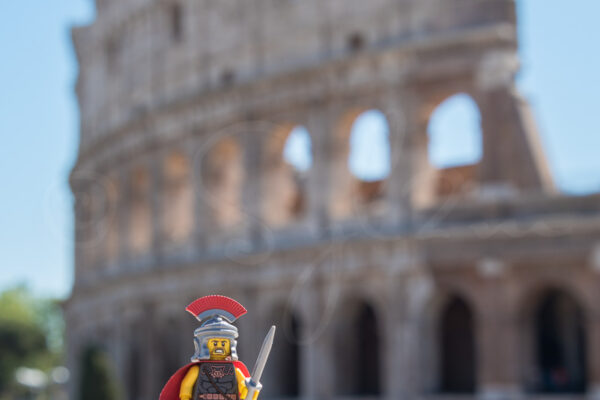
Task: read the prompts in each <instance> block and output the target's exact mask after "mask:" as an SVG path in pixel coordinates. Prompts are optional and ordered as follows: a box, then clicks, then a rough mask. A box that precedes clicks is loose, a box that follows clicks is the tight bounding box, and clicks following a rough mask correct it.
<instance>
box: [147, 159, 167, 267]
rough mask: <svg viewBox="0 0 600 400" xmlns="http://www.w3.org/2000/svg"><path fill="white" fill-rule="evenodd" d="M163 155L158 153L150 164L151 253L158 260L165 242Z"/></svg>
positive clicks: (160, 257) (159, 260) (160, 258)
mask: <svg viewBox="0 0 600 400" xmlns="http://www.w3.org/2000/svg"><path fill="white" fill-rule="evenodd" d="M163 161H164V160H163V155H162V154H161V153H159V154H156V155H155V156H154V157H153V158H152V160H151V162H150V165H149V167H150V168H149V169H150V188H149V190H148V193H149V195H150V208H151V210H152V211H151V218H152V249H151V253H152V255H153V256H154V258H155V260H156V261H157V262H159V263H160V262H161V260H162V243H163V232H164V227H163V218H162V207H163V195H164V193H163V191H164V173H163Z"/></svg>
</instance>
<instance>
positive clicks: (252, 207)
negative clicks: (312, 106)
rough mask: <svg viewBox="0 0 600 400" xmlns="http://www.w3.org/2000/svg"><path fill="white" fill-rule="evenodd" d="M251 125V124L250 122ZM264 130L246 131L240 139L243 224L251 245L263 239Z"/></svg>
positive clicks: (245, 234)
mask: <svg viewBox="0 0 600 400" xmlns="http://www.w3.org/2000/svg"><path fill="white" fill-rule="evenodd" d="M248 126H249V127H250V126H251V124H250V123H248ZM263 137H264V132H254V131H250V132H245V133H244V135H243V136H242V137H241V139H240V142H241V143H240V144H241V146H242V149H243V166H244V170H245V177H244V181H243V183H242V184H243V187H242V204H241V208H242V210H241V211H242V218H243V221H242V224H244V227H245V229H244V233H243V234H244V236H245V238H246V240H247V241H248V245H249V246H252V247H253V246H256V245H258V244H259V243H260V242H261V240H262V239H263V235H264V232H263V228H264V226H263V224H262V217H261V205H260V202H261V198H262V197H261V195H260V194H261V190H262V188H261V185H260V184H259V182H261V177H260V175H261V154H262V148H263V140H262V139H263Z"/></svg>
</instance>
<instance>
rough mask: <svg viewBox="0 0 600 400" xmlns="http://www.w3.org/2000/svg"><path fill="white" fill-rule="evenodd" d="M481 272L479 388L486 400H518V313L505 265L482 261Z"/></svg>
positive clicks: (478, 357) (480, 395) (478, 342)
mask: <svg viewBox="0 0 600 400" xmlns="http://www.w3.org/2000/svg"><path fill="white" fill-rule="evenodd" d="M478 269H479V272H480V274H481V275H482V278H483V279H484V281H483V282H481V283H480V284H478V287H479V290H480V291H479V292H478V294H479V296H478V299H479V301H480V304H478V307H477V311H478V313H477V318H476V324H477V325H476V332H475V333H476V340H477V342H476V346H477V348H476V349H477V352H476V354H477V364H476V365H477V373H478V376H477V379H478V382H477V387H478V392H479V397H480V398H481V399H484V400H497V399H498V400H500V399H502V400H504V399H511V398H516V397H518V396H519V395H520V393H521V386H522V385H521V382H520V368H519V354H518V352H519V340H518V339H519V323H518V321H519V318H518V315H517V312H518V310H516V309H514V308H515V307H511V305H510V304H509V302H508V298H509V294H508V293H506V291H507V287H506V282H505V279H506V278H505V276H504V275H505V270H506V265H505V264H504V263H503V262H502V261H499V260H491V259H490V260H482V261H480V262H479V264H478Z"/></svg>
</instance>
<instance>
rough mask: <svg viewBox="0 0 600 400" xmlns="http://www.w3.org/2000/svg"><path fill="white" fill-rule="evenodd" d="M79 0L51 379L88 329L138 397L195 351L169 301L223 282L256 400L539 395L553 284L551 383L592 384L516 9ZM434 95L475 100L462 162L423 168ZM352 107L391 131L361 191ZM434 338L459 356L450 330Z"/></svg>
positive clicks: (597, 324) (594, 282)
mask: <svg viewBox="0 0 600 400" xmlns="http://www.w3.org/2000/svg"><path fill="white" fill-rule="evenodd" d="M97 9H98V17H97V19H96V21H95V22H94V23H93V24H91V25H90V26H86V27H80V28H76V29H75V30H74V32H73V39H74V42H75V47H76V50H77V54H78V57H79V62H80V67H81V70H80V77H79V80H78V84H77V93H78V98H79V103H80V109H81V121H82V122H81V146H80V151H79V156H78V159H77V163H76V165H75V167H74V168H73V171H72V174H71V177H70V183H71V187H72V190H73V193H74V197H75V202H76V204H75V217H76V218H75V284H74V287H73V293H72V295H71V298H70V299H69V300H68V301H67V302H66V304H65V312H66V318H67V331H68V363H69V366H70V368H71V371H72V372H73V380H72V393H73V394H74V393H75V390H76V385H77V378H78V363H79V361H78V357H79V354H80V352H81V351H82V349H84V348H85V347H86V346H87V345H90V344H99V345H101V346H103V347H104V348H105V349H106V351H108V352H109V354H110V355H111V356H112V359H113V360H114V363H115V365H116V368H117V372H118V376H119V377H120V378H121V380H122V382H123V386H124V388H125V391H126V394H127V398H128V399H130V400H139V399H154V398H156V397H157V394H158V391H159V390H160V388H161V386H162V385H163V384H164V382H165V380H166V378H167V377H168V374H169V373H170V372H172V371H174V370H175V369H176V368H177V366H178V365H180V364H181V363H184V362H185V361H186V359H187V358H188V357H189V356H190V355H191V352H192V345H191V336H192V332H193V328H194V322H193V319H192V318H191V317H190V316H188V315H185V314H184V312H183V308H184V307H185V305H187V304H188V302H190V301H192V300H194V299H195V298H197V297H199V296H202V295H206V294H210V293H222V294H225V295H229V296H231V297H234V298H236V299H237V300H239V301H240V302H241V303H242V304H244V305H245V306H246V307H247V308H248V309H249V311H250V313H249V315H248V316H245V317H244V318H242V319H241V320H240V321H239V327H240V332H241V338H240V343H239V347H240V355H241V357H242V358H243V359H244V360H246V362H247V363H248V364H249V365H252V361H253V359H254V357H255V356H256V352H257V350H258V346H259V343H260V342H261V340H262V335H263V334H264V332H266V328H267V327H268V325H269V324H271V323H277V324H278V325H279V326H280V330H279V335H278V340H279V342H278V344H277V347H276V349H278V350H277V351H278V356H276V357H274V358H273V361H272V364H271V365H270V366H269V368H268V369H267V371H266V372H265V374H266V375H265V377H264V382H265V392H264V397H270V398H289V397H303V398H306V399H324V398H340V399H341V398H345V397H347V396H355V397H356V396H360V397H363V398H372V397H380V398H389V399H392V398H398V397H403V398H433V397H436V396H440V395H445V396H447V395H450V394H452V395H455V396H459V397H462V396H464V397H465V398H473V397H474V396H481V397H484V398H486V399H488V398H489V399H500V398H502V399H504V398H515V399H516V398H520V397H522V396H529V395H531V396H532V397H535V396H538V395H539V396H543V395H544V394H545V393H547V392H549V391H550V392H552V390H549V389H548V387H547V386H543V385H544V383H543V382H541V380H542V378H540V376H541V375H544V374H545V373H546V372H547V371H546V369H547V368H546V367H544V365H545V364H543V363H542V364H543V365H542V364H540V363H541V362H540V361H539V354H538V348H539V346H541V345H540V343H541V342H542V341H543V338H544V336H543V335H542V334H540V333H539V332H538V333H536V332H537V331H536V329H538V328H539V326H542V325H543V323H549V322H548V321H549V320H548V319H544V318H542V317H540V315H542V314H543V312H542V311H540V310H545V309H546V308H548V309H549V310H550V311H553V310H555V309H554V308H552V304H554V303H552V302H553V301H555V302H557V303H556V304H559V305H560V304H562V306H561V307H562V309H566V308H565V307H566V306H565V304H566V305H567V306H569V307H570V308H569V309H570V310H577V311H571V312H564V311H562V312H561V311H560V307H559V308H558V311H556V318H563V319H561V321H563V322H564V321H567V322H565V323H564V324H563V325H564V326H566V327H567V328H565V329H567V330H568V332H567V333H569V335H567V334H566V333H565V334H564V335H563V336H571V339H569V340H566V339H565V343H566V344H565V346H567V347H569V346H570V347H569V349H568V351H566V353H568V355H569V357H568V358H569V360H570V361H568V362H565V363H566V364H568V365H567V367H568V368H567V370H568V371H567V376H568V374H569V373H572V372H573V371H577V369H578V368H579V369H581V366H582V365H584V366H585V368H584V369H585V373H583V372H581V371H579V372H577V374H576V375H577V377H581V376H583V377H584V380H585V385H584V386H583V387H579V386H577V387H575V386H576V385H574V386H573V387H570V388H569V390H567V392H573V393H575V394H574V395H573V396H574V397H578V396H579V397H582V396H584V395H586V394H587V395H589V396H590V397H593V398H597V397H598V393H599V389H598V387H600V365H599V364H598V360H600V342H599V338H600V334H599V332H600V310H599V309H598V304H600V298H598V296H599V293H600V290H598V288H599V284H600V278H599V275H598V271H599V270H600V268H599V267H598V265H599V264H600V262H599V261H598V259H599V258H600V257H598V254H599V251H598V248H599V247H598V246H599V245H598V243H600V206H599V205H598V204H600V203H599V202H598V196H596V195H594V196H587V197H580V198H571V197H567V196H562V195H559V194H556V193H555V191H554V188H553V184H552V179H551V177H550V174H549V171H548V166H547V165H546V162H545V159H544V155H543V151H542V148H541V146H540V144H539V138H538V133H537V130H536V127H535V124H534V123H533V119H532V118H531V115H530V111H529V109H528V106H527V103H526V102H525V101H524V100H523V99H522V98H521V97H520V96H519V94H518V92H517V90H516V88H515V85H514V75H515V73H516V71H517V70H518V59H517V56H516V52H517V41H516V35H515V16H514V2H513V1H509V0H452V1H441V0H426V1H422V0H419V1H416V0H415V1H409V0H394V1H392V0H376V1H370V2H365V1H358V0H357V1H354V0H351V1H350V0H327V1H321V0H303V1H299V0H252V1H244V2H239V1H235V2H234V1H233V0H218V1H209V0H202V1H191V0H188V1H184V0H181V1H170V0H169V1H150V0H138V1H133V0H130V1H117V0H104V1H98V2H97ZM457 93H466V94H468V95H469V96H470V97H471V98H472V99H473V100H474V101H475V103H476V104H477V106H478V108H479V111H480V115H481V128H482V147H483V155H482V158H481V160H480V161H479V162H477V163H476V164H472V165H468V166H464V167H462V168H460V169H445V170H438V169H436V168H434V167H433V166H432V165H431V163H430V161H429V157H428V150H427V146H428V134H427V124H428V121H429V118H430V116H431V114H432V112H433V110H434V109H435V108H436V107H437V106H438V105H439V104H440V103H441V102H442V101H443V100H444V99H446V98H448V97H450V96H452V95H454V94H457ZM369 109H377V110H379V111H380V112H381V113H382V114H383V115H384V116H385V118H386V119H387V123H388V127H389V134H388V142H389V148H390V154H391V160H392V161H391V166H390V174H389V176H387V177H386V178H384V179H382V180H381V181H377V182H364V181H361V180H360V179H358V178H356V177H355V176H353V175H352V174H351V173H350V172H349V170H348V161H347V160H348V155H349V147H350V146H349V140H350V130H351V127H352V124H353V123H354V121H355V120H356V118H357V116H358V115H359V114H360V113H361V112H363V111H365V110H369ZM298 125H301V126H304V127H305V128H306V129H307V131H308V132H309V135H310V140H311V151H312V166H311V168H310V170H309V171H307V172H306V173H305V174H304V175H303V176H302V179H301V181H299V178H298V176H296V175H294V171H293V169H292V168H290V167H289V166H288V165H286V164H285V163H283V162H282V155H281V152H282V149H283V144H282V143H283V142H284V141H285V140H286V138H287V135H289V132H290V130H291V129H292V128H293V127H294V126H298ZM300 200H301V202H300V203H299V201H300ZM557 299H558V300H557ZM548 304H550V305H548ZM544 307H546V308H544ZM456 310H458V311H456ZM543 315H545V314H543ZM549 315H554V314H552V313H550V314H549ZM361 318H362V319H365V318H366V319H367V320H369V321H370V323H369V324H368V325H369V329H366V328H365V326H364V325H365V324H361ZM461 318H462V319H461ZM569 318H570V319H569ZM540 321H541V322H540ZM569 321H570V322H569ZM550 322H552V321H550ZM571 328H572V329H571ZM569 329H571V330H569ZM538 330H539V329H538ZM456 332H459V333H460V332H466V335H465V336H464V337H465V338H464V340H462V339H461V341H459V342H458V344H459V345H460V346H465V347H464V348H465V349H466V350H465V354H467V353H468V354H470V356H467V355H465V356H464V359H462V358H463V357H456V356H455V355H453V353H452V349H449V348H448V347H452V346H448V345H447V344H448V343H453V342H452V340H454V339H453V337H455V336H456ZM453 334H454V335H455V336H453ZM540 335H541V336H540ZM574 335H575V336H577V335H579V336H581V337H579V336H577V338H573V337H574ZM467 336H468V337H469V338H470V339H469V338H467ZM563 336H561V337H563ZM557 337H558V336H557ZM357 340H358V341H360V340H363V341H366V342H367V343H368V344H366V345H364V346H360V348H358V349H356V347H357V346H356V345H355V344H356V342H357ZM578 346H579V347H578ZM581 346H584V347H585V349H586V352H585V354H586V356H585V361H584V362H580V360H579V359H578V357H579V356H580V353H581V351H580V348H581ZM363 347H364V348H363ZM461 348H462V347H461ZM367 350H370V353H369V354H367V353H365V351H367ZM357 360H358V361H357ZM446 365H450V367H449V369H450V370H454V369H455V370H459V371H460V373H462V374H463V375H464V376H459V378H460V379H462V378H464V379H465V380H464V382H466V384H465V383H464V382H462V381H460V379H458V378H457V379H458V381H460V382H459V384H464V388H467V389H466V390H463V392H464V393H454V392H453V386H452V385H454V384H456V382H454V381H452V379H451V378H450V377H449V376H450V375H452V373H448V368H446V367H445V366H446ZM544 368H546V369H544ZM373 369H375V370H377V371H378V373H377V374H375V375H376V376H379V380H377V379H376V378H373V374H372V373H371V372H372V370H373ZM471 370H472V371H471ZM465 371H466V372H465ZM469 371H471V372H472V373H469ZM284 373H285V374H284ZM556 373H558V375H557V376H558V377H559V378H560V376H562V375H560V374H561V373H562V374H563V375H564V371H558V372H556ZM282 374H284V375H282ZM465 374H466V375H465ZM467 375H468V376H467ZM559 375H560V376H559ZM465 376H466V378H465ZM345 379H346V380H351V381H352V382H351V383H349V384H348V385H344V380H345ZM552 379H555V378H552ZM556 379H558V378H556ZM363 381H364V382H368V383H364V382H363ZM270 382H271V383H273V382H276V383H273V384H270ZM363 383H364V384H363ZM538 392H541V394H539V393H538ZM559 392H560V391H559ZM533 393H535V394H533ZM563 394H564V393H563ZM571 398H572V397H571Z"/></svg>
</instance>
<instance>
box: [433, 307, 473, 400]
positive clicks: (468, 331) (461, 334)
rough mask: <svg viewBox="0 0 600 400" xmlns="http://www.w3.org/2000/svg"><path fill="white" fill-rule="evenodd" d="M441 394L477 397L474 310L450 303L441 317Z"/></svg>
mask: <svg viewBox="0 0 600 400" xmlns="http://www.w3.org/2000/svg"><path fill="white" fill-rule="evenodd" d="M439 335H440V336H439V349H440V363H439V368H440V375H439V376H440V391H441V392H443V393H473V392H474V391H475V387H476V375H475V371H476V352H475V327H474V321H473V312H472V311H471V307H469V305H468V304H467V303H466V302H465V301H464V300H463V299H461V298H460V297H458V296H455V297H452V298H451V299H449V301H448V302H447V303H446V305H445V307H444V308H443V310H442V314H441V316H440V329H439Z"/></svg>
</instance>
